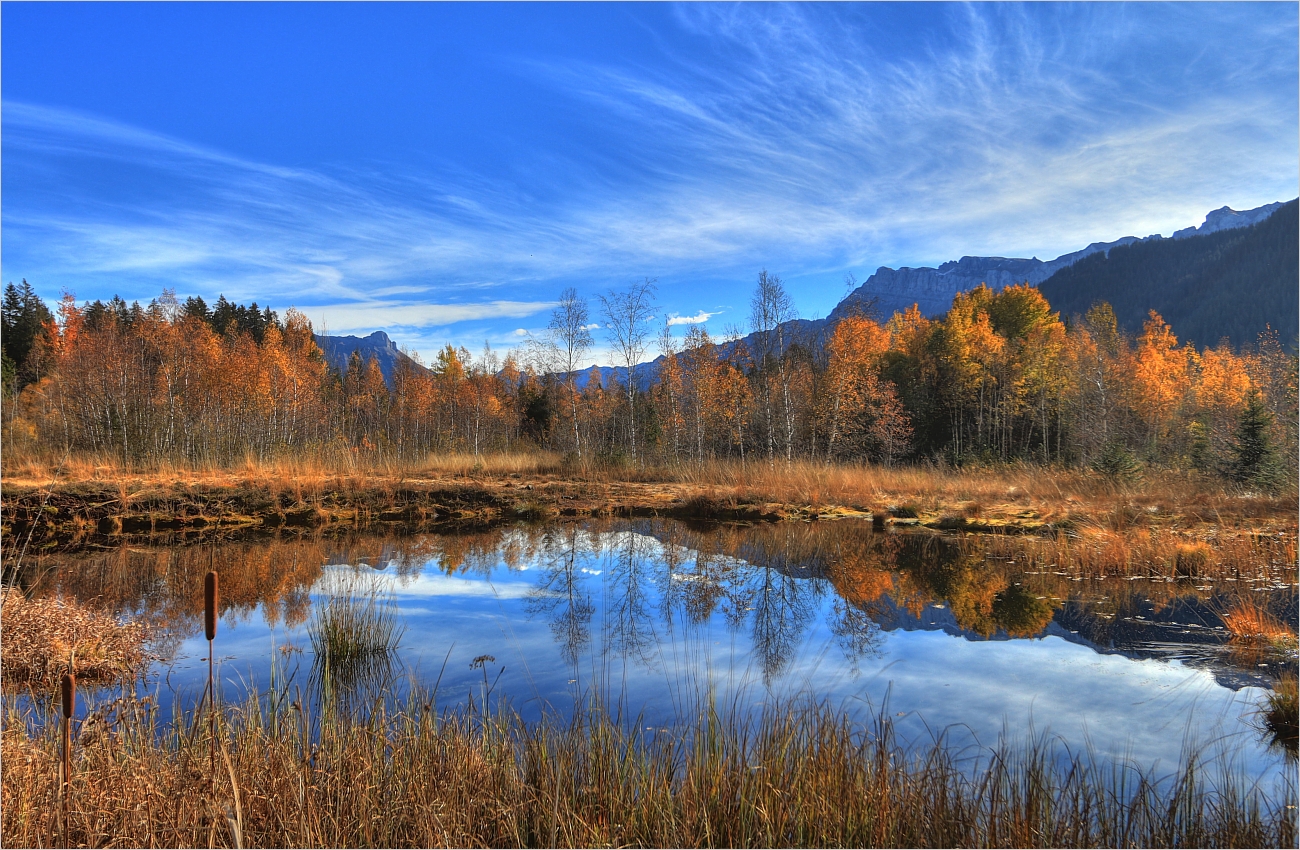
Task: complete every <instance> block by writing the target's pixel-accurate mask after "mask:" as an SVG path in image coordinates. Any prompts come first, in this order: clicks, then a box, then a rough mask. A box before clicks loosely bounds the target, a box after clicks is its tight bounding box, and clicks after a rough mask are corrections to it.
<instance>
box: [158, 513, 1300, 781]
mask: <svg viewBox="0 0 1300 850" xmlns="http://www.w3.org/2000/svg"><path fill="white" fill-rule="evenodd" d="M596 527H597V528H604V527H608V526H596ZM613 527H614V528H615V529H618V530H616V531H614V532H612V533H601V532H598V531H592V529H591V526H587V527H582V526H560V527H557V528H556V529H554V530H552V531H548V532H546V533H545V535H544V539H542V540H539V541H538V544H537V545H536V546H535V547H533V548H531V549H529V550H528V553H527V554H526V555H523V556H521V558H522V560H521V561H520V563H519V564H517V565H516V566H512V567H507V566H506V565H505V564H504V563H502V562H501V561H500V560H496V561H494V562H493V563H495V566H492V567H486V566H485V567H484V568H483V569H482V570H481V571H480V570H476V571H475V572H473V573H470V574H457V575H454V576H448V575H445V574H443V573H441V572H439V571H438V570H437V568H436V567H430V568H427V569H425V570H423V571H422V573H421V574H420V575H418V576H406V577H401V576H397V575H395V574H393V573H392V572H390V571H386V572H383V573H378V574H372V575H375V576H377V577H381V578H382V579H383V580H384V581H386V582H389V583H391V592H392V593H393V595H394V597H395V598H396V599H397V603H398V604H399V605H400V606H401V611H402V617H403V620H404V622H405V624H406V626H407V631H406V634H405V635H404V637H403V641H402V646H401V650H400V653H401V658H402V663H403V665H404V668H405V669H406V670H408V671H411V672H412V675H413V676H414V679H415V680H416V681H419V682H422V683H423V684H425V685H426V686H432V684H433V682H434V680H435V679H436V678H437V677H438V676H439V675H440V671H441V676H442V678H441V680H440V682H439V694H440V700H441V703H440V704H442V705H447V704H451V703H456V702H460V701H463V700H464V699H465V698H466V695H467V694H468V693H470V692H471V690H473V692H474V693H478V691H477V688H478V687H479V686H480V685H481V680H482V674H481V672H479V671H477V670H473V669H471V667H470V662H471V660H472V659H473V658H475V657H476V656H478V655H482V654H491V655H493V656H495V657H496V659H497V660H496V665H497V666H500V667H504V668H505V672H504V674H503V675H502V678H501V680H500V683H499V685H498V687H497V689H496V691H495V693H497V694H502V695H505V697H506V698H507V699H508V700H509V701H510V702H511V703H512V704H513V705H514V706H515V707H516V708H518V709H519V710H520V711H521V712H522V713H523V714H524V716H525V717H528V718H530V719H532V718H536V717H537V716H538V714H540V713H541V711H542V710H543V708H544V707H547V706H549V707H550V708H552V709H554V710H555V711H556V712H557V713H559V715H560V716H561V717H566V716H567V713H568V712H569V711H570V710H571V709H572V707H573V704H574V700H575V699H583V698H586V697H588V696H593V695H597V696H601V697H603V698H604V699H605V700H606V702H607V703H608V704H611V705H613V704H617V705H620V706H622V707H623V708H624V709H625V710H626V711H628V712H630V713H632V714H637V713H642V712H644V717H645V719H646V722H647V723H649V724H654V725H663V724H668V723H671V722H672V721H673V719H674V718H677V719H680V720H682V722H689V720H690V713H689V712H690V711H691V710H692V706H694V705H696V704H697V700H708V699H713V700H715V701H716V705H717V706H718V707H719V709H720V710H724V709H726V710H729V709H732V708H734V709H736V710H738V711H749V710H750V709H751V708H753V707H754V706H755V705H758V704H769V705H770V704H776V705H779V704H781V703H782V702H783V701H786V700H790V699H796V698H801V697H812V698H815V699H818V700H821V701H823V702H824V703H825V704H826V705H828V706H830V707H831V708H833V709H837V710H843V711H846V712H850V713H852V714H853V715H855V716H856V717H857V719H859V720H860V721H867V720H869V719H870V718H871V717H872V716H874V715H876V714H877V713H879V712H880V711H882V710H885V708H886V707H887V709H888V712H889V715H890V717H891V718H892V719H893V721H894V722H895V724H896V725H897V728H898V731H899V733H900V737H901V738H902V739H903V740H905V741H911V742H914V743H917V744H919V745H921V746H926V745H928V744H929V743H930V741H931V740H932V736H936V735H939V734H941V733H945V732H946V733H947V734H948V735H949V737H950V739H951V740H952V741H953V742H954V743H955V744H956V745H957V746H964V745H965V744H967V743H969V742H970V741H972V740H976V741H978V742H979V743H981V744H983V745H986V746H987V745H992V744H994V743H996V741H997V739H998V737H999V735H1001V734H1002V733H1004V732H1005V733H1007V735H1008V737H1010V738H1012V739H1023V738H1024V737H1026V736H1028V735H1030V734H1031V733H1034V734H1040V735H1041V734H1043V733H1045V732H1046V733H1050V734H1051V735H1054V736H1055V735H1059V736H1060V738H1061V740H1062V741H1063V742H1065V743H1066V744H1067V745H1068V746H1069V747H1070V749H1071V750H1072V751H1073V752H1076V753H1077V752H1082V751H1084V750H1085V749H1086V748H1087V747H1088V746H1092V747H1093V749H1094V752H1096V753H1097V755H1098V756H1099V757H1100V758H1103V759H1110V758H1127V759H1130V760H1131V761H1132V762H1133V763H1135V764H1137V765H1139V766H1141V767H1143V768H1144V769H1145V768H1150V767H1151V766H1152V765H1153V764H1154V763H1156V762H1157V761H1158V762H1159V764H1160V769H1161V770H1162V771H1167V770H1169V769H1171V768H1172V767H1173V766H1174V765H1175V763H1176V762H1177V760H1178V758H1179V756H1180V755H1181V754H1182V752H1183V748H1184V742H1185V741H1187V740H1191V741H1195V742H1197V743H1198V744H1201V745H1204V746H1207V750H1206V754H1207V757H1213V756H1214V755H1215V753H1216V750H1215V747H1223V746H1231V747H1232V748H1233V749H1234V750H1235V753H1236V758H1237V759H1238V762H1239V765H1240V766H1241V767H1243V768H1245V770H1246V771H1247V773H1248V774H1251V775H1279V772H1280V770H1281V761H1280V759H1278V758H1275V757H1273V756H1272V755H1270V754H1268V753H1267V752H1266V750H1265V747H1264V746H1263V745H1262V744H1261V743H1260V742H1259V741H1258V740H1256V739H1255V737H1254V733H1253V732H1251V731H1250V730H1249V729H1248V728H1247V727H1246V726H1245V724H1243V722H1242V717H1243V715H1244V714H1248V713H1249V712H1251V711H1253V710H1254V705H1253V703H1252V702H1251V701H1252V700H1257V699H1258V698H1259V694H1258V692H1256V691H1252V690H1250V689H1246V690H1243V691H1240V692H1237V693H1234V692H1232V691H1230V690H1228V689H1227V688H1224V687H1220V686H1219V685H1218V684H1217V683H1216V682H1215V680H1214V679H1213V676H1212V675H1211V674H1210V673H1208V672H1205V671H1201V670H1195V669H1191V668H1187V667H1183V666H1182V665H1181V664H1179V663H1177V662H1172V663H1171V662H1165V661H1158V660H1133V659H1130V658H1127V657H1124V656H1122V655H1099V654H1097V653H1096V652H1095V651H1093V650H1092V649H1091V648H1089V647H1087V646H1083V645H1078V644H1072V643H1070V642H1068V641H1066V640H1064V639H1062V638H1059V637H1055V636H1049V637H1046V638H1042V639H1036V640H1006V641H970V640H965V639H963V638H961V637H958V636H953V635H949V634H946V633H944V632H940V631H922V630H917V631H903V630H898V631H890V632H883V633H882V632H879V631H877V630H875V629H874V627H873V626H872V624H871V623H870V621H869V620H862V619H845V618H846V617H856V616H857V615H858V614H859V613H860V612H859V611H858V609H855V608H852V606H845V605H843V604H842V600H841V599H840V597H838V596H837V595H836V594H834V593H832V592H830V591H831V586H830V584H829V583H828V582H825V581H823V580H820V579H805V578H794V577H792V576H789V575H786V574H784V573H782V572H780V571H778V570H774V569H770V568H764V567H755V566H750V565H747V564H745V563H744V562H743V561H739V560H737V559H734V558H730V557H726V556H720V555H718V554H716V553H714V554H706V555H702V554H701V553H700V551H699V550H705V549H707V548H708V543H707V542H697V541H690V542H692V543H695V545H696V546H698V547H699V550H697V549H694V548H691V547H689V546H685V545H682V542H684V541H685V540H686V539H688V538H684V537H677V538H675V539H676V540H677V541H678V542H676V543H673V542H669V543H667V544H665V543H664V542H663V541H661V540H659V539H656V538H655V537H653V536H650V535H647V534H643V533H639V532H636V531H629V530H627V528H626V526H624V527H623V528H619V526H617V525H615V526H613ZM668 530H669V531H671V529H668ZM783 533H784V532H783ZM759 548H760V547H753V548H752V553H755V556H756V557H757V555H758V554H761V553H760V552H759ZM771 548H772V551H771V552H768V555H769V556H772V557H775V556H776V555H778V554H780V552H778V551H777V550H780V551H781V552H790V551H794V550H791V549H781V547H780V546H777V545H775V544H774V545H773V546H772V547H771ZM701 558H703V560H700V559H701ZM352 560H357V558H355V557H354V558H352ZM488 560H490V559H485V560H484V564H485V565H486V564H487V563H488ZM673 564H676V568H675V569H673V568H672V565H673ZM523 566H528V567H531V570H530V571H529V572H527V573H522V574H521V573H520V572H518V570H519V569H520V568H521V567H523ZM788 566H790V567H793V568H799V567H800V564H799V563H791V564H789V565H788ZM600 567H604V568H605V569H604V571H603V572H602V573H601V574H600V575H599V576H596V575H594V573H595V572H596V571H597V569H599V568H600ZM592 568H596V569H592ZM692 568H693V569H692ZM329 569H330V570H334V569H344V570H351V569H353V568H350V567H330V568H329ZM366 572H367V573H368V572H369V571H366ZM403 582H406V583H405V585H404V586H400V585H401V584H402V583H403ZM711 588H712V589H717V588H722V589H723V590H724V591H725V593H726V594H730V595H731V596H733V597H734V600H733V602H732V603H730V604H731V606H732V609H738V610H739V611H740V612H741V613H739V614H738V615H737V614H736V613H735V611H734V610H732V611H729V610H728V608H727V607H726V606H725V605H722V604H719V605H717V606H716V607H709V608H708V609H707V613H706V614H705V615H704V616H702V617H700V618H692V617H690V616H686V614H688V613H689V611H690V610H691V609H690V605H691V604H692V601H691V597H690V596H689V592H690V591H695V590H706V589H711ZM742 603H743V604H742ZM837 605H839V606H840V608H839V609H838V610H837V608H836V606H837ZM745 609H752V610H748V611H746V610H745ZM760 609H761V610H760ZM701 610H705V609H701ZM733 616H739V617H740V618H741V619H740V621H739V622H733V621H732V619H730V618H731V617H733ZM589 624H590V628H588V626H589ZM294 634H295V632H293V631H290V632H287V633H286V632H277V633H276V634H275V635H274V643H275V644H276V645H280V644H283V643H284V642H286V641H287V640H293V635H294ZM297 634H299V635H300V634H301V630H299V631H298V632H297ZM846 641H847V642H849V643H850V644H851V645H849V646H846V645H845V642H846ZM855 641H856V643H855ZM296 642H297V643H299V644H300V645H301V644H303V643H304V641H303V640H301V639H298V640H297V641H296ZM271 647H272V635H271V633H270V632H269V631H268V630H267V629H266V628H265V626H264V624H263V623H262V622H261V621H260V620H259V619H258V618H255V617H254V618H249V619H246V620H242V621H241V622H240V623H239V624H238V625H237V626H235V627H231V628H229V629H226V627H225V621H224V620H223V632H222V643H221V644H220V645H219V652H220V653H221V654H222V655H223V656H224V655H233V656H234V660H232V661H228V662H225V663H223V668H222V669H223V678H224V679H226V680H227V682H228V684H227V686H226V691H225V695H226V698H227V699H233V698H234V697H236V693H235V691H236V689H237V688H238V683H237V682H235V681H234V674H235V673H236V672H237V673H238V674H239V675H240V676H241V677H243V678H244V679H245V680H247V679H249V676H250V671H252V673H254V674H255V675H256V680H257V681H258V682H261V683H263V684H264V683H265V682H266V681H267V677H266V672H265V671H266V667H267V664H268V662H269V659H270V658H271V657H272V654H273V653H272V648H271ZM205 652H206V644H204V643H203V642H202V641H201V640H199V641H195V640H190V641H187V642H186V644H185V646H184V648H183V650H182V652H181V653H178V655H179V657H178V662H181V663H183V664H192V665H193V666H192V667H187V668H186V669H183V670H182V669H178V670H177V671H176V674H175V675H174V676H173V681H174V682H177V683H182V682H183V683H184V684H185V685H186V687H189V686H190V685H191V684H194V685H198V686H201V679H202V677H203V675H204V673H205V672H206V670H205V666H204V665H202V664H196V663H194V659H197V658H200V657H202V656H203V655H204V653H205ZM444 661H445V662H446V667H445V669H443V664H444ZM178 667H179V664H178ZM900 713H901V714H902V715H903V716H898V715H899V714H900Z"/></svg>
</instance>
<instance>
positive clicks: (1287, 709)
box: [1261, 673, 1300, 756]
mask: <svg viewBox="0 0 1300 850" xmlns="http://www.w3.org/2000/svg"><path fill="white" fill-rule="evenodd" d="M1298 691H1300V688H1297V680H1296V674H1295V673H1291V674H1290V675H1284V676H1283V677H1282V678H1281V679H1280V680H1279V681H1278V682H1277V684H1276V685H1274V687H1273V690H1272V691H1270V692H1269V694H1268V696H1266V697H1265V698H1264V705H1263V707H1262V710H1261V713H1262V715H1263V720H1264V728H1265V729H1266V730H1267V731H1268V733H1269V734H1271V735H1272V736H1273V742H1274V743H1276V744H1278V745H1279V746H1282V747H1284V748H1285V749H1286V750H1287V751H1288V752H1290V753H1291V755H1293V756H1294V755H1296V753H1297V750H1300V693H1298Z"/></svg>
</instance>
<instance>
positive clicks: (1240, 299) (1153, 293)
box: [316, 200, 1300, 385]
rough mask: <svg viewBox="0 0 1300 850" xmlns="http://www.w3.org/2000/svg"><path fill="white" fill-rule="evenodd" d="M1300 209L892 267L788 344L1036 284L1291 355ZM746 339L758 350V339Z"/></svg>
mask: <svg viewBox="0 0 1300 850" xmlns="http://www.w3.org/2000/svg"><path fill="white" fill-rule="evenodd" d="M1297 206H1298V203H1297V200H1292V201H1288V202H1280V201H1279V202H1277V203H1272V204H1266V205H1264V206H1261V207H1256V208H1255V209H1252V210H1243V211H1239V210H1234V209H1231V208H1229V207H1226V206H1225V207H1221V208H1219V209H1217V210H1214V211H1212V212H1210V213H1208V214H1207V215H1206V216H1205V222H1204V223H1203V224H1201V225H1200V226H1199V227H1188V228H1184V229H1182V230H1178V231H1175V232H1174V233H1173V234H1172V235H1171V236H1169V237H1164V236H1161V235H1160V234H1154V235H1151V236H1146V237H1136V236H1124V237H1122V238H1120V239H1116V240H1115V241H1113V242H1093V243H1092V244H1090V245H1088V246H1087V247H1086V248H1083V249H1082V250H1079V251H1073V252H1071V253H1068V254H1063V255H1061V256H1059V257H1057V258H1056V259H1054V260H1048V261H1043V260H1040V259H1038V258H1037V257H1033V258H1030V259H1022V258H1014V257H962V258H961V259H959V260H952V261H949V262H946V263H943V264H942V265H940V266H939V267H938V268H930V267H921V268H910V267H907V266H904V267H902V268H898V269H893V268H889V267H888V266H881V267H880V268H878V269H877V270H876V271H875V273H874V274H872V275H871V276H870V277H868V278H867V279H866V280H865V281H864V282H863V283H862V285H861V286H859V287H857V288H856V289H854V290H853V291H852V292H850V293H849V294H848V295H847V296H845V298H844V299H843V300H842V301H840V303H839V304H837V305H836V306H835V308H834V309H833V310H832V311H831V313H830V315H829V316H827V317H826V318H824V319H813V320H808V319H798V320H795V321H793V322H791V323H789V324H788V325H787V326H786V330H787V333H786V334H785V336H786V337H787V339H791V340H806V341H815V340H816V339H817V338H818V337H819V336H820V335H822V334H823V333H825V332H826V331H827V330H828V329H829V328H831V327H833V326H834V325H835V324H836V323H837V322H838V321H839V320H840V319H841V318H843V317H844V316H846V315H849V314H850V313H851V312H853V311H855V310H865V311H866V312H868V313H869V314H871V315H874V316H875V317H876V318H878V319H880V320H881V321H884V320H886V319H888V318H889V317H890V316H892V315H893V314H894V313H895V312H902V311H905V310H907V309H908V308H910V307H911V306H912V305H913V304H916V305H917V306H918V307H919V309H920V311H921V313H922V314H923V315H926V316H929V317H935V316H941V315H943V314H944V313H946V312H947V311H948V308H949V307H951V306H952V300H953V298H954V296H956V295H957V293H959V292H965V291H967V290H970V289H973V288H975V287H976V286H979V285H980V284H981V283H983V284H986V285H988V286H989V287H990V288H991V289H994V290H1000V289H1002V288H1003V287H1006V286H1010V285H1013V284H1020V283H1029V284H1032V285H1035V286H1037V287H1038V288H1039V290H1040V291H1041V292H1042V293H1043V295H1044V296H1045V297H1046V298H1047V300H1048V302H1049V303H1051V305H1052V307H1053V309H1055V310H1059V311H1060V313H1061V315H1062V316H1064V317H1069V316H1073V315H1075V314H1081V313H1083V312H1086V311H1087V310H1088V308H1089V307H1091V306H1092V305H1093V304H1094V303H1096V302H1098V301H1107V302H1109V303H1110V304H1111V306H1112V307H1113V308H1114V309H1115V315H1116V318H1117V319H1118V321H1119V323H1120V326H1121V327H1123V328H1124V329H1125V330H1127V331H1129V332H1130V333H1136V332H1138V331H1140V330H1141V327H1142V322H1143V321H1144V320H1145V319H1146V318H1147V311H1148V310H1155V311H1156V312H1158V313H1160V314H1161V315H1162V316H1163V317H1164V318H1165V320H1166V321H1167V322H1169V323H1170V325H1171V326H1172V327H1173V329H1174V332H1175V333H1176V334H1178V336H1179V338H1180V339H1191V340H1193V341H1195V342H1196V343H1198V344H1199V345H1213V344H1215V343H1217V342H1218V341H1219V340H1221V339H1226V340H1228V341H1229V342H1231V343H1232V344H1233V345H1236V346H1243V345H1250V344H1252V343H1253V342H1255V340H1256V338H1257V337H1258V336H1259V334H1260V333H1261V332H1262V331H1264V330H1265V329H1266V328H1272V329H1274V330H1276V331H1277V332H1278V335H1279V339H1280V341H1281V342H1282V344H1283V345H1287V346H1292V347H1294V346H1295V345H1296V343H1297V338H1298V336H1300V267H1298V263H1297V258H1298V257H1300V238H1298V235H1297V234H1298V233H1300V224H1298V223H1297ZM751 336H752V335H751ZM316 340H317V343H318V344H319V345H320V347H321V349H322V351H324V353H325V356H326V358H327V359H328V360H329V362H330V363H331V364H332V365H334V366H335V367H336V368H339V369H340V370H341V371H346V369H347V362H348V359H349V357H351V355H352V352H353V351H357V352H359V353H360V355H361V357H362V359H363V360H365V359H368V358H369V357H371V356H374V357H375V358H376V359H377V360H378V361H379V367H380V369H381V370H382V371H383V373H384V377H385V379H387V380H390V381H391V379H392V373H393V368H394V367H395V366H396V364H397V362H398V361H399V359H402V358H405V357H406V355H405V354H403V353H402V352H401V351H400V350H398V348H397V346H396V345H395V344H394V343H393V341H392V340H391V339H390V338H389V337H388V335H387V334H386V333H384V332H383V331H376V332H374V333H372V334H370V335H369V336H367V337H355V336H343V337H332V336H323V335H318V336H317V337H316ZM745 341H746V342H747V343H748V344H751V345H752V339H750V337H746V338H745ZM661 359H662V358H658V359H656V360H655V361H652V362H650V363H645V364H642V365H641V366H638V367H637V369H636V370H635V372H636V376H637V382H638V383H640V384H644V385H648V384H649V383H650V382H651V381H652V380H653V376H654V375H655V374H656V373H657V372H658V368H657V364H658V362H659V360H661ZM421 368H422V367H421ZM589 371H590V370H584V371H583V372H582V373H581V374H580V375H579V378H580V381H583V382H585V380H586V378H587V375H588V373H589ZM599 371H600V375H601V378H602V381H604V382H605V383H608V382H609V380H610V379H611V378H613V377H617V376H621V375H622V373H623V371H624V370H622V369H619V368H617V367H610V366H602V367H600V369H599Z"/></svg>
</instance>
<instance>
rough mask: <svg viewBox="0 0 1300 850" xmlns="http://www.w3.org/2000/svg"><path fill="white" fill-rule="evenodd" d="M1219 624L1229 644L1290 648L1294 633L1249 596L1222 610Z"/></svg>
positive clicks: (1294, 640) (1294, 642) (1242, 597)
mask: <svg viewBox="0 0 1300 850" xmlns="http://www.w3.org/2000/svg"><path fill="white" fill-rule="evenodd" d="M1222 616H1223V626H1224V628H1226V629H1227V630H1228V634H1229V635H1231V638H1230V639H1231V640H1232V642H1233V643H1235V644H1237V645H1239V646H1242V647H1278V648H1285V649H1294V648H1295V646H1296V633H1295V631H1294V630H1293V629H1291V628H1290V627H1289V626H1287V625H1286V624H1285V623H1283V622H1282V621H1280V620H1278V619H1277V618H1276V617H1274V616H1273V615H1272V614H1270V613H1269V612H1268V609H1266V608H1264V607H1263V606H1262V605H1261V604H1260V603H1259V602H1257V601H1255V599H1254V598H1253V597H1250V596H1241V597H1239V598H1237V599H1236V600H1234V601H1233V602H1232V603H1231V604H1230V605H1229V606H1228V608H1227V610H1226V611H1224V612H1223V615H1222Z"/></svg>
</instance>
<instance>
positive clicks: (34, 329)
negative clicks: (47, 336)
mask: <svg viewBox="0 0 1300 850" xmlns="http://www.w3.org/2000/svg"><path fill="white" fill-rule="evenodd" d="M0 315H2V317H3V318H2V319H0V325H2V327H0V349H3V354H4V381H5V387H6V389H7V390H9V389H14V390H16V389H22V387H23V385H24V384H26V383H28V382H29V381H31V380H33V379H34V375H33V374H32V369H31V368H29V364H28V357H29V356H30V355H31V353H32V350H33V349H34V348H35V347H36V342H37V338H38V337H40V335H41V333H42V328H43V326H44V325H45V323H46V322H49V321H52V320H53V319H54V316H53V314H51V313H50V310H49V308H48V307H46V306H45V302H44V301H42V300H41V299H40V296H38V295H37V294H36V292H35V291H33V289H32V286H31V284H29V283H28V282H27V281H25V280H24V281H23V284H22V286H21V287H17V286H14V285H13V284H12V283H10V284H9V285H8V286H6V287H5V291H4V301H3V310H0Z"/></svg>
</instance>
